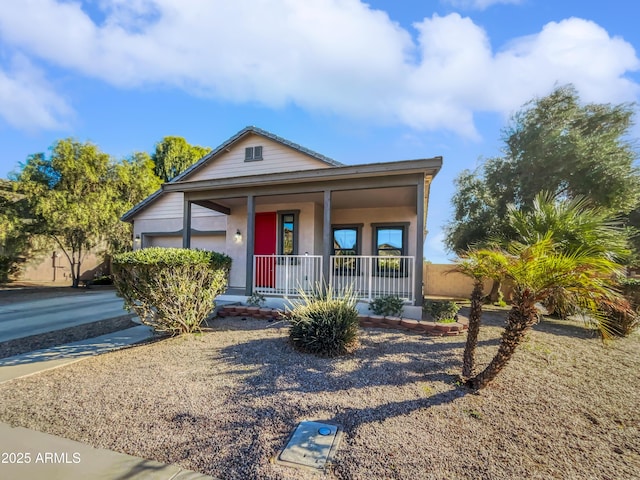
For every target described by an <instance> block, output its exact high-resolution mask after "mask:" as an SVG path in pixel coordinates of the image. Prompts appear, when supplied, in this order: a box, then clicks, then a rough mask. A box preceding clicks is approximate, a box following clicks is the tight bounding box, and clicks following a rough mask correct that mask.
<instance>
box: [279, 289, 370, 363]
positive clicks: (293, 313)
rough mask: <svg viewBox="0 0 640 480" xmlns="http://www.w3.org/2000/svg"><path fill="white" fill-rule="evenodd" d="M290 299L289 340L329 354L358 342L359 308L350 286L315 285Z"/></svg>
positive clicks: (301, 347)
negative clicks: (333, 287)
mask: <svg viewBox="0 0 640 480" xmlns="http://www.w3.org/2000/svg"><path fill="white" fill-rule="evenodd" d="M300 295H301V298H300V299H299V300H293V301H291V308H289V315H290V321H291V328H290V330H289V340H290V341H291V343H292V344H293V346H294V347H295V348H296V349H298V350H300V351H302V352H306V353H314V354H316V355H323V356H328V357H335V356H337V355H344V354H346V353H349V352H350V351H352V350H353V349H354V348H355V347H356V346H357V344H358V330H359V326H358V310H357V309H356V300H357V299H356V297H355V295H354V294H353V292H352V291H351V290H344V291H341V292H334V291H333V289H332V288H331V287H326V289H324V290H323V289H322V287H321V286H316V288H314V289H313V291H312V292H311V293H308V294H307V293H304V292H300Z"/></svg>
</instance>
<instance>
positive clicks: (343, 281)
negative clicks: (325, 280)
mask: <svg viewBox="0 0 640 480" xmlns="http://www.w3.org/2000/svg"><path fill="white" fill-rule="evenodd" d="M414 265H415V257H412V256H362V255H333V256H331V262H330V269H331V270H330V272H331V274H330V284H331V286H332V287H334V288H338V289H339V288H343V287H346V286H351V288H352V289H353V291H354V292H355V294H356V295H357V297H358V298H360V299H362V300H368V301H371V300H372V299H374V298H376V297H381V296H383V295H397V296H398V297H400V298H401V299H403V300H405V301H407V302H411V303H413V302H414V301H415V293H414V290H415V288H414V285H415V282H414V277H413V272H414Z"/></svg>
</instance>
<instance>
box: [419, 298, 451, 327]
mask: <svg viewBox="0 0 640 480" xmlns="http://www.w3.org/2000/svg"><path fill="white" fill-rule="evenodd" d="M422 310H423V311H424V312H426V313H428V314H429V315H431V316H432V317H433V319H434V320H435V321H436V322H446V321H455V319H456V318H457V316H458V310H460V305H458V304H457V303H456V302H451V301H446V300H427V299H425V301H424V304H423V306H422Z"/></svg>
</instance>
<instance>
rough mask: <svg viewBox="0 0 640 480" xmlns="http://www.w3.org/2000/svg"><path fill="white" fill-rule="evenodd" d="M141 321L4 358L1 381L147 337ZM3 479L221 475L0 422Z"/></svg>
mask: <svg viewBox="0 0 640 480" xmlns="http://www.w3.org/2000/svg"><path fill="white" fill-rule="evenodd" d="M151 336H152V333H151V330H150V329H149V327H146V326H144V325H139V326H137V327H132V328H129V329H126V330H122V331H119V332H113V333H109V334H107V335H102V336H100V337H96V338H90V339H87V340H82V341H80V342H74V343H70V344H67V345H60V346H57V347H52V348H47V349H43V350H37V351H34V352H30V353H24V354H21V355H16V356H13V357H7V358H2V359H0V383H5V382H10V381H11V380H13V379H16V378H19V377H23V376H27V375H33V374H35V373H39V372H42V371H45V370H49V369H52V368H58V367H61V366H64V365H68V364H70V363H73V362H77V361H79V360H82V359H85V358H89V357H91V356H93V355H98V354H101V353H105V352H109V351H112V350H115V349H118V348H123V347H125V346H128V345H131V344H134V343H137V342H140V341H143V340H146V339H148V338H150V337H151ZM0 455H2V457H0V479H5V478H6V479H12V480H22V479H24V480H27V479H29V480H88V479H90V480H94V479H100V480H124V479H127V480H129V479H131V480H134V479H135V480H215V479H213V477H210V476H206V475H202V474H200V473H196V472H192V471H189V470H184V469H183V468H181V467H179V466H177V465H165V464H162V463H158V462H155V461H151V460H145V459H143V458H137V457H133V456H131V455H126V454H123V453H118V452H112V451H110V450H104V449H98V448H93V447H91V446H90V445H86V444H83V443H79V442H75V441H72V440H68V439H66V438H62V437H56V436H53V435H49V434H46V433H42V432H37V431H35V430H29V429H26V428H22V427H16V428H12V427H11V426H9V425H7V424H4V423H0Z"/></svg>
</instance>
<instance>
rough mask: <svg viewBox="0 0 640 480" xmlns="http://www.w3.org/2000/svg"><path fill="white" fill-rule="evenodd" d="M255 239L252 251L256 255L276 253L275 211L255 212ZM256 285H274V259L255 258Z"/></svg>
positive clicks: (270, 286)
mask: <svg viewBox="0 0 640 480" xmlns="http://www.w3.org/2000/svg"><path fill="white" fill-rule="evenodd" d="M254 237H255V241H254V244H253V252H254V253H255V254H256V255H275V253H276V212H261V213H256V222H255V235H254ZM255 276H256V286H257V287H269V288H273V287H275V286H276V259H275V257H273V258H263V257H258V258H257V260H256V271H255Z"/></svg>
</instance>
